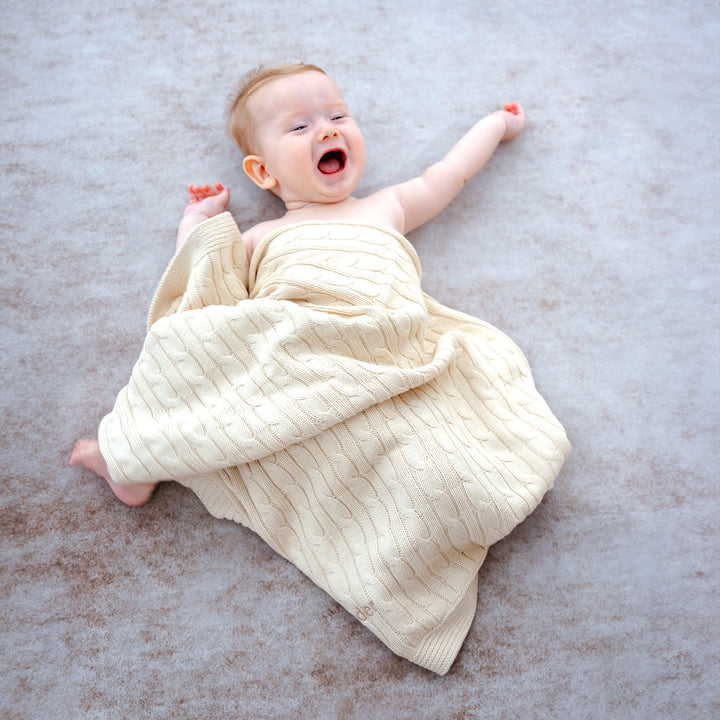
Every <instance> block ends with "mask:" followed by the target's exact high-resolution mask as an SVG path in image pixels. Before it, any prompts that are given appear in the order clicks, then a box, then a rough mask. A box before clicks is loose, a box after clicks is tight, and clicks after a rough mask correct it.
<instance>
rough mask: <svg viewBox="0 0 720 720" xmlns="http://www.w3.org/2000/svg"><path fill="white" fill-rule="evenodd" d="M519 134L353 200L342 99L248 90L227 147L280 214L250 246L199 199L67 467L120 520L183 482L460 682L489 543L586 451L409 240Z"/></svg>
mask: <svg viewBox="0 0 720 720" xmlns="http://www.w3.org/2000/svg"><path fill="white" fill-rule="evenodd" d="M524 121H525V116H524V113H523V110H522V108H521V107H520V106H519V105H517V104H516V103H512V104H510V105H506V106H505V110H501V111H498V112H494V113H492V114H490V115H488V116H487V117H484V118H483V119H482V120H480V121H479V122H478V123H477V124H476V125H475V126H474V127H472V128H471V129H470V131H469V132H468V133H467V134H466V135H465V136H464V137H463V138H462V139H461V140H460V141H459V142H458V143H457V144H456V145H455V146H454V147H453V148H452V149H451V150H450V152H449V153H448V154H447V155H446V156H445V157H444V158H443V159H442V160H440V161H439V162H437V163H435V164H433V165H431V166H430V167H428V168H427V169H426V170H425V171H424V172H423V173H422V175H420V176H419V177H416V178H413V179H411V180H408V181H406V182H403V183H400V184H398V185H393V186H391V187H387V188H384V189H382V190H379V191H378V192H375V193H373V194H371V195H369V196H367V197H363V198H357V197H355V196H354V195H353V192H354V191H355V188H356V187H357V184H358V181H359V179H360V175H361V173H362V171H363V167H364V165H365V145H364V143H363V137H362V134H361V133H360V130H359V129H358V127H357V125H356V123H355V121H354V120H353V118H352V116H351V115H350V113H349V112H348V109H347V107H346V106H345V103H344V102H343V98H342V95H341V94H340V91H339V90H338V88H337V86H336V85H335V83H334V82H333V81H332V80H331V79H330V78H329V77H328V76H327V75H326V74H325V73H324V72H323V71H322V70H320V69H319V68H317V67H315V66H313V65H293V66H284V67H280V68H273V69H270V70H265V71H261V72H258V73H256V74H255V75H253V76H252V77H251V78H250V80H249V81H248V82H247V83H246V84H245V86H244V87H243V89H242V90H241V92H240V93H239V94H238V96H237V98H236V99H235V102H234V103H233V105H232V108H231V112H230V116H229V126H230V132H231V134H232V136H233V137H234V139H235V140H236V141H237V143H238V145H239V146H240V148H241V150H242V152H243V155H244V159H243V169H244V170H245V172H246V174H247V175H248V176H249V177H250V179H251V180H252V181H253V182H254V183H256V185H257V186H258V187H260V188H262V189H264V190H268V191H270V192H271V193H273V194H274V195H276V196H277V197H278V198H280V199H281V200H282V202H283V203H284V204H285V209H286V211H285V213H284V215H282V217H279V218H277V219H274V220H269V221H266V222H261V223H259V224H258V225H255V226H254V227H250V228H249V229H247V230H246V231H245V232H243V233H240V231H239V229H238V228H237V225H236V224H235V222H234V221H233V219H232V217H231V216H230V214H229V213H228V212H226V211H227V207H228V202H229V197H230V195H229V191H228V190H227V189H226V188H224V187H223V186H222V185H221V184H219V183H217V184H216V185H215V187H213V188H210V187H209V186H200V187H199V186H194V185H191V186H190V187H189V202H188V204H187V207H186V208H185V213H184V216H183V218H182V220H181V222H180V227H179V230H178V236H177V251H176V253H175V256H174V257H173V259H172V261H171V263H170V265H169V267H168V269H167V270H166V272H165V274H164V276H163V278H162V280H161V282H160V285H159V287H158V289H157V291H156V293H155V296H154V298H153V301H152V304H151V308H150V313H149V318H148V335H147V338H146V340H145V343H144V346H143V349H142V351H141V354H140V357H139V359H138V362H137V363H136V365H135V367H134V368H133V371H132V375H131V378H130V381H129V382H128V385H127V386H126V387H125V388H124V389H123V390H122V391H121V392H120V393H119V395H118V398H117V400H116V403H115V407H114V409H113V411H112V412H111V413H109V414H108V415H107V416H106V417H105V418H103V420H102V422H101V424H100V427H99V429H98V440H80V441H78V442H77V444H76V446H75V449H74V451H73V454H72V457H71V459H70V464H71V465H77V464H81V465H83V466H85V467H86V468H88V469H90V470H92V471H93V472H95V473H97V474H98V475H100V476H102V477H103V478H105V480H106V481H107V483H108V485H109V486H110V488H111V489H112V490H113V492H114V493H115V495H116V496H117V497H118V498H119V499H120V500H121V501H122V502H124V503H126V504H128V505H141V504H143V503H144V502H146V501H147V500H148V499H149V498H150V496H151V494H152V492H153V490H154V488H155V486H156V484H157V483H158V482H160V481H163V480H169V479H172V480H176V481H177V482H180V483H182V484H183V485H185V486H187V487H189V488H191V489H192V490H193V492H195V493H196V494H197V496H198V497H199V499H200V500H201V502H202V503H203V504H204V505H205V507H206V508H207V509H208V510H209V511H210V512H211V513H212V514H213V515H215V516H216V517H220V518H229V519H232V520H234V521H236V522H239V523H242V524H243V525H246V526H247V527H250V528H251V529H252V530H254V531H255V532H257V533H258V534H259V535H260V536H261V537H262V538H263V539H264V540H265V541H266V542H267V543H268V544H269V545H270V546H271V547H273V549H275V550H276V551H277V552H278V553H280V554H281V555H283V556H284V557H286V558H287V559H288V560H290V561H291V562H293V563H294V564H295V565H296V566H297V567H298V568H299V569H300V570H302V571H303V572H304V573H305V574H306V575H308V577H310V578H311V579H312V580H313V581H314V582H315V583H316V584H318V585H319V586H320V587H322V588H323V589H325V590H326V591H327V592H328V593H329V594H330V595H331V596H332V597H333V598H335V600H336V601H337V602H339V603H340V604H341V605H342V606H343V607H345V608H346V609H347V610H348V611H349V612H351V613H353V614H354V615H355V616H356V617H357V619H358V620H359V621H360V622H362V623H364V624H365V625H366V626H367V627H368V628H369V629H370V630H372V632H374V633H375V634H376V635H377V636H378V637H379V638H380V639H381V640H382V641H383V642H384V643H385V644H386V645H387V646H388V647H390V648H391V649H392V650H393V651H394V652H396V653H397V654H399V655H401V656H403V657H405V658H408V659H410V660H411V661H412V662H415V663H417V664H419V665H421V666H423V667H425V668H428V669H430V670H432V671H434V672H437V673H440V674H443V673H445V672H447V670H448V669H449V667H450V665H451V664H452V662H453V660H454V658H455V656H456V654H457V652H458V650H459V648H460V645H461V644H462V642H463V640H464V637H465V635H466V634H467V631H468V629H469V627H470V623H471V622H472V618H473V616H474V613H475V606H476V602H477V575H478V569H479V567H480V565H481V564H482V562H483V560H484V558H485V556H486V554H487V548H488V547H489V546H490V545H491V544H492V543H494V542H496V541H498V540H499V539H501V538H502V537H504V536H505V535H507V534H508V533H509V532H510V531H511V530H512V529H513V528H514V527H515V526H516V525H517V524H518V523H519V522H521V521H522V520H523V519H524V518H525V517H526V516H527V515H528V514H529V513H530V512H532V510H533V509H534V508H535V507H536V505H537V504H538V503H539V502H540V500H541V499H542V497H543V495H544V493H545V492H546V491H547V490H549V489H550V487H552V484H553V482H554V480H555V477H556V475H557V473H558V472H559V470H560V467H561V466H562V463H563V461H564V460H565V457H566V456H567V454H568V452H569V450H570V446H569V443H568V441H567V438H566V436H565V432H564V430H563V428H562V426H561V425H560V423H559V422H558V421H557V420H556V418H555V417H554V416H553V415H552V413H551V411H550V409H549V408H548V406H547V405H546V403H545V402H544V400H543V399H542V397H540V395H539V394H538V392H537V390H536V388H535V386H534V383H533V380H532V375H531V372H530V369H529V367H528V365H527V361H526V360H525V358H524V356H523V355H522V353H521V352H520V350H519V349H518V348H517V347H516V346H515V345H514V343H513V342H512V341H511V340H510V339H509V338H508V337H506V336H505V335H504V334H503V333H501V332H500V331H499V330H497V329H496V328H493V327H492V326H490V325H488V324H487V323H485V322H483V321H481V320H478V319H476V318H472V317H469V316H467V315H464V314H463V313H460V312H458V311H455V310H452V309H451V308H448V307H445V306H443V305H441V304H440V303H438V302H437V301H435V300H434V299H433V298H431V297H429V296H428V295H426V294H425V293H424V292H423V290H422V287H421V283H420V264H419V260H418V257H417V254H416V253H415V251H414V249H413V248H412V246H411V245H410V244H409V243H408V241H407V239H406V238H405V237H404V235H405V234H407V233H409V232H410V231H412V230H413V229H415V228H417V227H419V226H421V225H422V224H423V223H426V222H427V221H428V220H430V219H431V218H433V217H434V216H435V215H436V214H437V213H439V212H440V211H441V210H442V209H443V208H444V207H445V206H446V205H447V204H448V203H449V202H450V201H451V200H452V199H453V198H454V197H455V196H456V195H457V194H458V193H459V192H460V190H461V189H462V187H463V185H464V184H465V183H466V182H467V181H468V180H469V179H470V178H471V177H473V175H475V174H476V173H477V172H478V171H479V170H480V169H481V168H482V167H483V165H484V164H485V163H486V162H487V160H488V159H489V157H490V156H491V155H492V153H493V151H494V150H495V148H496V147H497V145H498V144H499V143H501V142H504V141H507V140H512V139H513V138H514V137H516V136H517V135H518V133H520V131H521V130H522V128H523V125H524Z"/></svg>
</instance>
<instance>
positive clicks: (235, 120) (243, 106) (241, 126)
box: [227, 63, 327, 155]
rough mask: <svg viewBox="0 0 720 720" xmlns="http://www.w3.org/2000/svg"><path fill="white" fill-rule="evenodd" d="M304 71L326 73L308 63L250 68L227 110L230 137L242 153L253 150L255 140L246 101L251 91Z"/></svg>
mask: <svg viewBox="0 0 720 720" xmlns="http://www.w3.org/2000/svg"><path fill="white" fill-rule="evenodd" d="M305 72H319V73H322V74H323V75H326V74H327V73H326V72H325V71H324V70H322V69H320V68H319V67H317V65H310V64H308V63H294V64H287V65H273V66H270V67H265V66H263V65H261V66H259V67H257V68H255V69H254V70H251V71H250V72H249V73H247V75H245V77H243V79H242V80H241V82H240V89H239V90H238V92H237V93H236V94H235V97H234V99H233V101H232V103H231V105H230V110H229V111H228V120H227V124H228V132H229V133H230V137H231V138H232V139H233V140H234V141H235V142H236V143H237V144H238V147H239V148H240V150H241V151H242V154H243V155H249V154H250V153H251V152H252V150H253V145H254V142H255V127H254V125H253V119H252V116H251V115H250V112H249V111H248V107H247V102H248V99H249V98H250V97H251V96H252V94H253V93H255V92H257V91H258V90H259V89H260V88H261V87H263V86H264V85H267V84H268V83H269V82H272V81H273V80H276V79H277V78H281V77H285V76H287V75H298V74H300V73H305Z"/></svg>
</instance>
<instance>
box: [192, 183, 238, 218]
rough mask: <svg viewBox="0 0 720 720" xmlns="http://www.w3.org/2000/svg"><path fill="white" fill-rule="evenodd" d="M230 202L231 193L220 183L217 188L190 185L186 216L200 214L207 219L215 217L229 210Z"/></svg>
mask: <svg viewBox="0 0 720 720" xmlns="http://www.w3.org/2000/svg"><path fill="white" fill-rule="evenodd" d="M229 202H230V191H229V190H228V189H227V188H225V187H223V186H222V185H221V184H220V183H215V187H214V188H211V187H210V186H209V185H188V204H187V205H186V207H185V213H184V214H185V215H189V214H190V213H198V214H200V215H205V216H206V217H209V218H211V217H214V216H215V215H219V214H220V213H223V212H225V211H226V210H227V207H228V203H229Z"/></svg>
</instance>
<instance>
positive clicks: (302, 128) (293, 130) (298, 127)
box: [290, 123, 307, 132]
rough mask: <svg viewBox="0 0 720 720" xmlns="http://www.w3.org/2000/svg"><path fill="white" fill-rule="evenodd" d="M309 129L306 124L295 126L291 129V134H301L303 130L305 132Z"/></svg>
mask: <svg viewBox="0 0 720 720" xmlns="http://www.w3.org/2000/svg"><path fill="white" fill-rule="evenodd" d="M306 127H307V125H305V123H298V124H297V125H293V126H292V127H291V128H290V132H300V131H301V130H304V129H305V128H306Z"/></svg>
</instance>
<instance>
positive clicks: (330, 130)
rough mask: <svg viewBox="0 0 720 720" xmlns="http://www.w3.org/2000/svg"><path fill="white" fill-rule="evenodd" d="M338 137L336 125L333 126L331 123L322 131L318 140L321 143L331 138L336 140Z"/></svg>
mask: <svg viewBox="0 0 720 720" xmlns="http://www.w3.org/2000/svg"><path fill="white" fill-rule="evenodd" d="M337 136H338V131H337V128H336V127H335V126H334V125H331V124H330V123H326V124H325V125H324V126H323V127H322V128H321V129H320V133H319V135H318V140H319V141H320V142H323V141H325V140H328V139H329V138H334V137H337Z"/></svg>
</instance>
